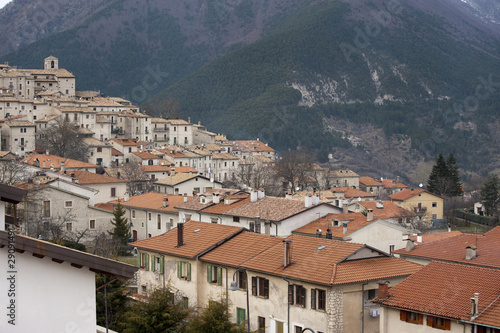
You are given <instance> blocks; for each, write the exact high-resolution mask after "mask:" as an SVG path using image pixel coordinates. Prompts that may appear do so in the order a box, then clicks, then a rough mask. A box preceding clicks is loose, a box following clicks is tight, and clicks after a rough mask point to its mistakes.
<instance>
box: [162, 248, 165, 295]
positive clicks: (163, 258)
mask: <svg viewBox="0 0 500 333" xmlns="http://www.w3.org/2000/svg"><path fill="white" fill-rule="evenodd" d="M161 261H162V265H161V266H162V267H163V289H165V257H164V256H161Z"/></svg>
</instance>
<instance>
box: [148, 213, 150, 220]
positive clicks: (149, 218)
mask: <svg viewBox="0 0 500 333" xmlns="http://www.w3.org/2000/svg"><path fill="white" fill-rule="evenodd" d="M148 220H150V221H151V213H148Z"/></svg>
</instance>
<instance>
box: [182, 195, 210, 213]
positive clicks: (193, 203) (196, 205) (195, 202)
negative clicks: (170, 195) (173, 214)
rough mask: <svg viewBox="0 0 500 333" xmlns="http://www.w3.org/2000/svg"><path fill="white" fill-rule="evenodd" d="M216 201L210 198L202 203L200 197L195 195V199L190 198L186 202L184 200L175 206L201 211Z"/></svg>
mask: <svg viewBox="0 0 500 333" xmlns="http://www.w3.org/2000/svg"><path fill="white" fill-rule="evenodd" d="M213 204H214V203H213V202H212V201H211V200H209V201H207V202H206V203H201V201H200V198H199V197H194V198H193V199H190V200H188V201H186V202H182V203H180V204H179V205H177V206H176V207H175V208H177V209H186V210H193V211H200V210H202V209H204V208H207V207H208V206H211V205H213Z"/></svg>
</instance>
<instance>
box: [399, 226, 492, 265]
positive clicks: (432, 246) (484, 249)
mask: <svg viewBox="0 0 500 333" xmlns="http://www.w3.org/2000/svg"><path fill="white" fill-rule="evenodd" d="M476 245H477V256H476V257H475V258H474V259H470V260H469V259H465V254H466V247H468V246H471V247H472V246H476ZM394 253H397V254H399V255H400V256H401V257H402V258H406V257H416V258H425V259H429V260H441V261H449V262H456V263H462V264H468V265H478V266H484V267H494V268H500V256H499V253H500V227H496V228H494V229H492V230H490V231H489V232H487V233H486V234H484V235H475V234H461V235H458V236H455V237H449V238H445V239H441V240H437V241H434V242H431V243H425V244H421V245H417V246H416V247H415V248H414V249H413V250H411V251H406V250H405V249H400V250H396V251H394Z"/></svg>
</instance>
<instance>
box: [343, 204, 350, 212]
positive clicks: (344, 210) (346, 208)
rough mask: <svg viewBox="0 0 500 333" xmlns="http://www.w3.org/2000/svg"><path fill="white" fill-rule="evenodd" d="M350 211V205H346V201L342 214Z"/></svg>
mask: <svg viewBox="0 0 500 333" xmlns="http://www.w3.org/2000/svg"><path fill="white" fill-rule="evenodd" d="M347 213H349V206H348V205H346V204H345V203H343V204H342V214H347Z"/></svg>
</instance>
